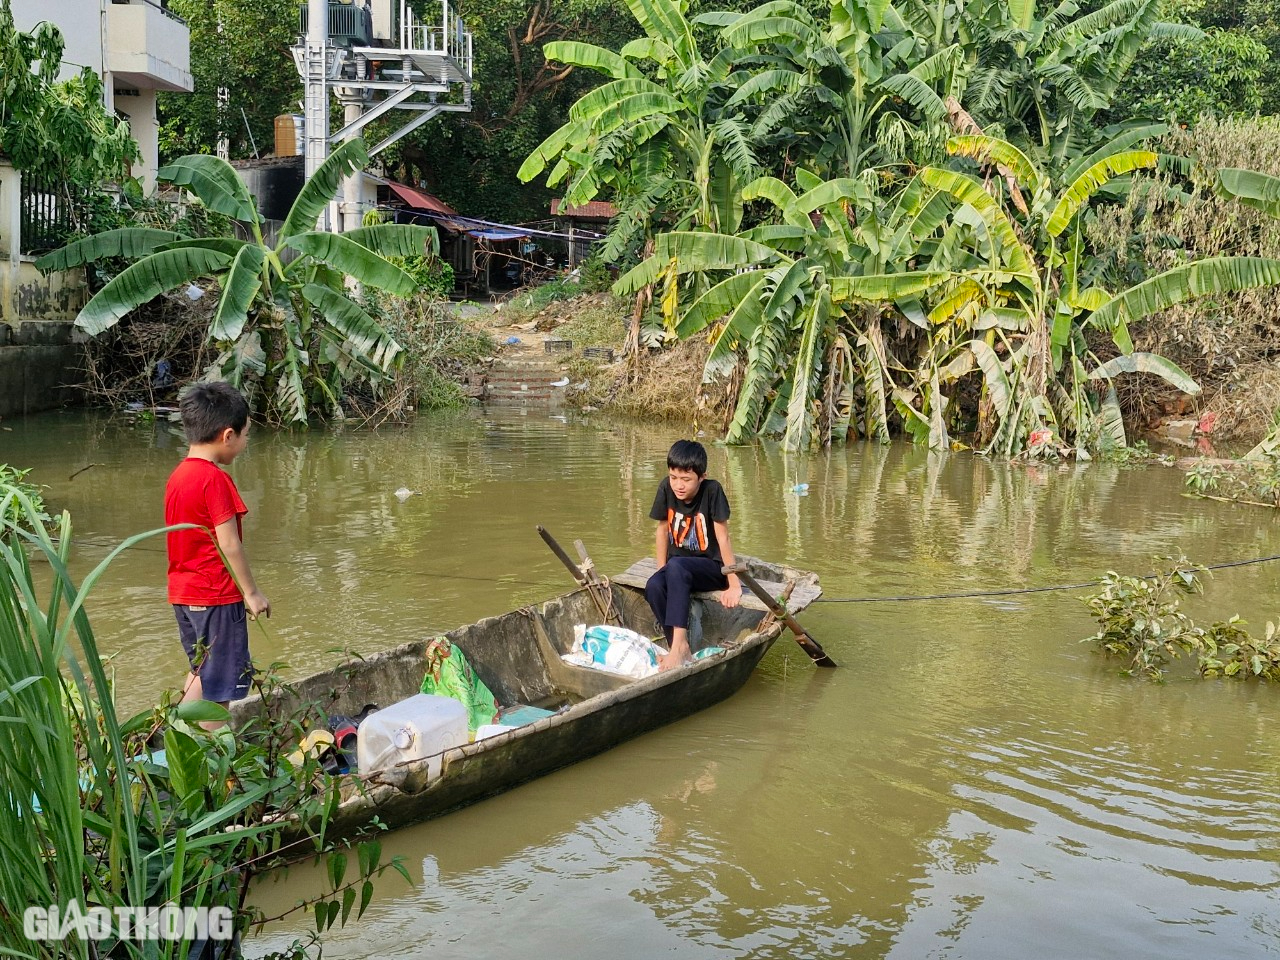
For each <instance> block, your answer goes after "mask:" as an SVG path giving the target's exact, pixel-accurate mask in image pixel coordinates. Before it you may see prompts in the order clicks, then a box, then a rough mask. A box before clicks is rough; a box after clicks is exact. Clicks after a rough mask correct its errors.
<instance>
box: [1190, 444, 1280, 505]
mask: <svg viewBox="0 0 1280 960" xmlns="http://www.w3.org/2000/svg"><path fill="white" fill-rule="evenodd" d="M1184 483H1185V485H1186V488H1187V490H1188V491H1190V492H1191V493H1194V494H1196V495H1198V496H1202V497H1210V496H1212V497H1217V498H1220V499H1225V500H1236V501H1240V502H1247V503H1255V504H1260V505H1264V506H1268V507H1280V451H1277V450H1274V449H1271V450H1264V451H1262V452H1260V453H1259V454H1258V455H1257V456H1255V457H1251V458H1250V459H1245V460H1236V461H1232V462H1230V463H1223V462H1221V461H1214V460H1199V461H1197V462H1196V463H1194V464H1192V465H1191V468H1190V469H1189V470H1187V473H1186V476H1185V477H1184Z"/></svg>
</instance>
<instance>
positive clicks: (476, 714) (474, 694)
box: [422, 637, 498, 731]
mask: <svg viewBox="0 0 1280 960" xmlns="http://www.w3.org/2000/svg"><path fill="white" fill-rule="evenodd" d="M422 692H423V693H430V694H434V695H436V696H439V697H452V698H453V699H454V700H457V701H458V702H459V703H460V704H462V705H463V706H464V707H466V708H467V727H468V728H469V729H471V730H472V731H474V730H475V729H476V728H477V727H480V726H483V725H484V724H486V723H493V718H494V716H495V715H496V714H497V712H498V701H497V700H495V699H494V696H493V694H492V693H490V692H489V688H488V687H486V686H485V685H484V681H483V680H481V679H480V678H479V677H477V676H476V675H475V671H473V670H472V669H471V664H469V663H467V658H466V655H465V654H464V653H463V652H462V651H461V650H459V649H458V648H457V647H455V646H454V645H453V644H451V643H450V642H449V641H448V640H446V639H445V638H444V637H436V638H435V639H434V640H432V641H431V642H430V643H428V644H427V674H426V676H424V677H423V678H422Z"/></svg>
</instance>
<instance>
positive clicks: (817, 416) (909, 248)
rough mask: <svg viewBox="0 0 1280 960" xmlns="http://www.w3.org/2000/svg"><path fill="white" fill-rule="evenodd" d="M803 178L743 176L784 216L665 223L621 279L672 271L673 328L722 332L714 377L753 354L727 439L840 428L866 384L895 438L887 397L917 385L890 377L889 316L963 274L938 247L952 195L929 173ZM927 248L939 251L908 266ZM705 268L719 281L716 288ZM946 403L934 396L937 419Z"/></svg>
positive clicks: (869, 407) (713, 357)
mask: <svg viewBox="0 0 1280 960" xmlns="http://www.w3.org/2000/svg"><path fill="white" fill-rule="evenodd" d="M796 185H797V186H798V187H799V188H800V191H801V192H800V193H798V194H797V193H796V192H795V191H793V190H792V189H791V187H789V186H788V185H787V184H785V183H783V182H782V181H780V180H778V179H776V178H773V177H762V178H759V179H758V180H756V181H754V182H752V183H750V184H748V185H747V186H746V187H745V188H744V189H743V198H744V200H747V201H753V200H760V201H765V202H767V203H768V204H770V205H771V206H772V208H773V209H774V211H775V212H776V217H775V218H773V219H774V220H775V221H776V222H770V223H766V224H763V225H761V226H758V227H755V228H752V229H750V230H746V231H743V232H741V233H739V234H738V235H735V236H729V235H725V234H711V233H697V232H673V233H668V234H663V235H661V236H659V237H658V238H657V241H656V247H655V252H654V254H653V256H651V257H649V258H648V259H646V260H645V261H643V262H642V263H640V264H639V265H638V266H637V267H635V268H634V269H632V270H631V271H629V272H628V273H626V274H624V275H623V276H622V277H620V278H619V279H618V282H617V284H616V285H615V287H614V289H615V292H617V293H619V294H626V293H630V292H632V291H634V290H637V289H640V288H641V287H643V286H645V285H647V284H654V283H658V282H664V283H665V285H666V291H667V295H666V296H665V297H664V298H663V304H664V310H666V311H667V312H668V313H669V314H671V315H672V318H673V320H674V328H675V332H676V333H677V334H678V335H679V336H680V337H682V338H685V337H691V336H695V335H699V334H704V335H708V336H709V337H710V339H711V342H712V348H711V352H710V354H709V356H708V359H707V363H706V370H705V376H706V378H707V379H709V380H711V379H715V378H717V377H719V376H721V375H723V374H725V373H726V372H727V371H729V370H731V369H732V368H733V367H734V366H735V365H736V364H737V363H738V362H739V358H740V357H741V356H742V355H743V354H745V359H746V364H745V370H744V373H743V380H742V386H741V388H740V390H739V393H738V400H737V405H736V409H735V411H734V415H733V420H732V422H731V424H730V426H729V430H728V436H727V439H728V441H729V442H730V443H742V442H745V441H746V440H748V439H750V438H752V437H754V436H756V435H760V434H781V435H782V436H783V439H784V443H785V445H786V446H787V447H788V448H789V449H799V448H803V447H808V446H812V445H816V444H819V443H830V442H832V441H839V440H843V439H844V438H845V436H846V435H847V434H848V433H849V431H850V428H851V427H852V426H853V424H854V420H855V418H856V415H855V393H856V391H857V389H858V388H859V387H860V388H861V392H862V394H863V400H862V414H863V416H862V420H863V424H864V425H865V428H866V430H867V432H868V433H870V434H872V435H874V436H876V437H877V438H878V439H882V440H888V413H887V409H888V404H889V398H891V397H892V398H895V399H901V398H902V397H909V396H911V395H912V394H911V393H910V392H909V389H908V390H904V389H903V388H901V387H899V386H898V385H897V384H896V383H895V381H894V379H893V373H892V367H893V366H894V365H899V366H900V364H897V363H896V362H895V361H894V360H893V358H892V357H891V356H890V352H889V351H888V350H887V348H886V343H885V337H884V336H883V333H882V331H881V328H880V318H881V315H882V314H883V313H884V312H886V311H890V312H894V313H897V308H896V307H895V304H904V305H907V304H911V303H913V302H915V301H917V300H918V299H919V298H920V297H921V296H922V295H923V294H925V293H926V292H927V291H930V290H933V289H935V288H940V287H944V286H945V285H947V284H949V283H954V282H956V281H957V280H958V279H959V275H958V274H957V273H956V271H954V270H951V269H948V268H946V267H945V266H943V265H942V263H943V262H944V260H945V257H944V256H941V255H937V252H936V251H935V250H932V249H931V248H932V247H936V243H937V237H938V235H939V233H940V228H941V226H942V224H943V221H944V220H945V219H946V216H947V212H948V211H947V207H946V205H945V204H944V203H940V202H938V194H937V192H936V191H932V190H925V189H923V188H922V187H921V185H920V184H918V183H914V184H912V185H910V186H908V188H907V189H905V190H903V191H901V192H900V193H899V194H898V195H897V196H895V197H894V198H893V199H892V200H891V201H889V202H884V201H881V200H879V199H878V198H877V197H876V196H875V195H874V194H872V193H871V191H870V190H869V188H867V187H866V186H865V185H864V184H863V183H861V182H860V181H858V180H854V179H852V178H839V179H836V180H829V181H824V180H822V179H820V178H818V177H816V176H814V175H813V174H811V173H808V172H807V171H804V170H798V171H797V173H796ZM917 258H921V259H929V260H931V262H932V261H936V264H935V266H934V267H931V268H929V269H908V268H907V264H909V263H910V262H911V261H912V260H914V259H917ZM704 276H710V277H712V278H713V279H714V280H715V282H714V283H713V284H712V285H711V286H710V287H709V288H707V287H706V286H705V284H703V283H701V282H700V279H701V278H702V277H704ZM976 276H978V277H979V278H980V279H981V280H983V281H985V282H990V281H989V278H987V277H986V276H985V274H983V273H981V272H978V273H977V274H976ZM682 292H683V293H684V294H685V295H686V296H685V298H684V302H682V298H681V293H682ZM910 386H911V385H909V388H910ZM934 387H935V388H936V387H937V378H936V376H935V379H934ZM944 406H945V404H943V403H942V402H938V403H937V404H936V409H937V411H938V418H937V420H938V423H939V426H940V429H942V428H941V421H942V413H941V411H942V409H943V408H944ZM942 433H943V434H945V429H942Z"/></svg>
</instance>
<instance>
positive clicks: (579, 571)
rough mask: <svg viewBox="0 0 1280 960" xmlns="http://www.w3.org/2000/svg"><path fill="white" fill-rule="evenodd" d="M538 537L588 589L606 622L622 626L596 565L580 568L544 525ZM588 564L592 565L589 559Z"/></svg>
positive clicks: (583, 550)
mask: <svg viewBox="0 0 1280 960" xmlns="http://www.w3.org/2000/svg"><path fill="white" fill-rule="evenodd" d="M538 536H540V537H542V539H543V541H544V542H545V543H546V545H547V546H548V547H550V548H551V552H552V553H554V554H555V555H556V556H557V557H559V558H560V562H561V563H563V564H564V565H565V566H566V567H567V568H568V570H569V572H570V573H571V574H573V579H574V580H576V581H578V584H579V585H580V586H584V587H586V588H587V593H588V594H589V595H590V596H591V599H592V600H593V601H594V602H595V605H596V609H597V610H599V611H600V616H602V617H604V619H605V620H606V621H612V622H614V623H616V624H617V625H618V626H621V625H622V617H621V616H620V615H619V614H618V612H617V610H616V609H615V608H614V604H613V592H612V591H611V590H610V589H609V586H608V584H606V583H604V582H603V581H601V580H600V578H599V576H598V575H597V574H596V572H595V567H594V565H589V566H588V567H587V569H585V570H584V569H583V568H582V567H579V566H578V565H577V564H576V563H574V562H573V561H572V560H570V559H569V555H568V554H567V553H565V552H564V548H563V547H561V546H560V544H558V543H556V538H555V537H553V536H551V534H550V533H548V532H547V528H546V527H544V526H542V524H538ZM581 550H582V552H583V553H584V554H585V553H586V548H585V547H582V548H581ZM588 564H590V559H589V558H588Z"/></svg>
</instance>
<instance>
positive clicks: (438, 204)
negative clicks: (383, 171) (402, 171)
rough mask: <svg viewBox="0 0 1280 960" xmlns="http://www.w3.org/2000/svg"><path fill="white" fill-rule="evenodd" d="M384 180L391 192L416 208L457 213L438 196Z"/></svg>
mask: <svg viewBox="0 0 1280 960" xmlns="http://www.w3.org/2000/svg"><path fill="white" fill-rule="evenodd" d="M385 182H386V184H387V186H388V187H389V188H390V189H391V192H392V193H394V194H395V195H396V196H397V197H399V198H400V199H401V200H403V201H404V202H405V203H406V204H408V205H409V206H411V207H413V208H414V209H416V210H431V211H433V212H435V213H443V214H446V215H447V216H451V217H454V216H457V215H458V211H457V210H454V209H453V207H451V206H449V205H448V204H447V203H445V202H444V201H443V200H441V199H440V198H439V197H433V196H432V195H431V194H429V193H424V192H423V191H421V190H418V189H417V188H415V187H410V186H407V185H405V184H403V183H396V182H395V181H394V180H387V181H385Z"/></svg>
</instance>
